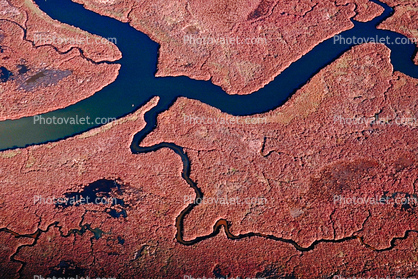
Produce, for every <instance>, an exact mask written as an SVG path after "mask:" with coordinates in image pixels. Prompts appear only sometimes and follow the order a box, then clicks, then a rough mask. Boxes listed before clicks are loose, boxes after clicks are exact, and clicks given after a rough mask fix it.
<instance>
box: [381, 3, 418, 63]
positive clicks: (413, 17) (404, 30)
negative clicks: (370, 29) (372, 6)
mask: <svg viewBox="0 0 418 279" xmlns="http://www.w3.org/2000/svg"><path fill="white" fill-rule="evenodd" d="M382 2H385V3H386V4H388V5H390V6H391V7H394V10H395V12H394V14H393V16H391V17H390V18H388V19H387V20H385V21H384V22H382V24H380V26H379V28H382V29H387V30H392V31H395V32H398V33H401V34H403V35H405V36H407V37H408V38H410V39H411V41H412V42H416V44H417V46H418V2H416V1H402V0H382ZM414 61H415V64H417V65H418V55H416V56H415V60H414Z"/></svg>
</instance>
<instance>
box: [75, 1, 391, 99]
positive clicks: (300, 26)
mask: <svg viewBox="0 0 418 279" xmlns="http://www.w3.org/2000/svg"><path fill="white" fill-rule="evenodd" d="M75 2H78V3H82V4H84V5H85V7H86V8H87V9H91V10H93V11H95V12H97V13H100V14H102V15H106V16H110V17H114V18H116V19H118V20H121V21H123V22H129V24H130V25H132V26H133V27H134V28H136V29H137V30H139V31H141V32H144V33H145V34H147V35H148V36H150V37H151V39H152V40H154V41H156V42H157V43H159V44H160V45H161V48H160V51H159V58H158V66H157V67H158V71H157V73H156V75H157V76H179V75H186V76H189V77H191V78H193V79H201V80H211V82H213V83H214V84H216V85H219V86H221V87H222V89H224V90H225V91H226V92H227V93H230V94H249V93H251V92H254V91H257V90H258V89H260V88H261V87H263V86H264V85H266V84H267V83H269V82H270V81H272V80H273V79H274V77H276V76H277V75H278V74H280V73H281V72H282V71H283V70H284V69H285V68H286V67H288V66H289V65H290V64H291V63H292V62H294V61H296V60H298V59H299V58H300V57H301V56H302V55H304V54H306V53H307V52H309V51H310V50H311V49H312V48H314V47H315V46H316V45H317V44H319V43H320V42H322V41H324V40H326V39H328V38H331V37H332V36H334V35H335V34H338V33H340V32H342V31H344V30H347V29H350V28H351V27H352V26H353V24H352V23H351V22H350V19H351V18H355V19H357V20H359V21H368V20H371V19H373V18H374V17H375V16H377V15H379V14H380V13H381V12H382V10H383V9H382V8H381V7H379V6H378V5H376V4H374V3H372V2H369V1H367V0H345V1H344V0H340V1H307V0H302V1H296V0H294V1H293V0H292V1H278V0H273V1H270V0H254V1H227V0H216V1H200V0H191V1H189V0H187V1H186V0H182V1H164V0H158V1H133V0H132V1H122V0H113V1H102V0H76V1H75ZM199 38H200V40H201V41H199ZM204 38H206V40H205V41H202V40H203V39H204ZM230 38H234V41H233V42H230ZM236 38H238V40H237V39H236ZM215 40H218V43H211V42H214V41H215ZM222 40H227V41H229V42H230V43H222ZM237 41H238V42H239V43H237Z"/></svg>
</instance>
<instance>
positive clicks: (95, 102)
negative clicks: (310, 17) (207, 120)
mask: <svg viewBox="0 0 418 279" xmlns="http://www.w3.org/2000/svg"><path fill="white" fill-rule="evenodd" d="M372 1H373V2H375V3H378V4H379V5H382V6H383V7H384V8H385V12H384V13H383V14H382V15H381V16H379V17H378V18H376V19H374V20H373V21H371V22H367V23H359V22H355V21H353V23H354V24H355V26H354V28H352V29H351V30H348V31H345V32H342V33H341V34H340V35H341V36H343V37H345V38H350V37H353V36H356V37H376V36H377V37H379V38H386V37H388V38H389V42H395V40H396V38H399V39H407V38H406V37H405V36H403V35H401V34H398V33H395V32H391V31H384V30H378V29H376V25H377V24H378V23H379V22H381V21H382V20H384V19H385V18H387V17H388V16H390V15H391V13H392V9H391V8H390V7H389V6H387V5H385V4H383V3H380V2H378V1H375V0H372ZM36 3H37V4H38V5H39V6H40V8H41V9H42V10H43V11H45V12H46V13H48V14H49V15H50V16H51V17H52V18H54V19H57V20H59V21H61V22H64V23H68V24H71V25H74V26H77V27H79V28H81V29H83V30H86V31H88V32H90V33H93V34H97V35H100V36H102V37H105V38H109V37H117V46H118V48H119V49H120V50H121V52H122V54H123V58H122V59H121V60H119V61H117V62H116V63H120V64H121V65H122V67H121V70H120V74H119V76H118V78H117V79H116V81H115V82H114V83H112V84H110V85H109V86H107V87H105V88H104V89H103V90H101V91H100V92H98V93H96V94H95V95H93V96H92V97H90V98H88V99H86V100H83V101H80V102H78V103H77V104H75V105H72V106H69V107H67V108H65V109H61V110H56V111H53V112H50V113H46V114H43V115H42V116H43V117H44V118H46V117H53V116H55V117H74V116H75V115H79V116H89V117H90V118H91V119H95V118H96V117H117V118H119V117H122V116H124V115H126V114H129V113H131V112H133V111H135V110H137V109H138V108H139V107H141V106H142V105H144V104H145V103H146V102H147V101H149V100H150V99H151V98H152V97H153V96H160V101H159V103H158V105H157V106H156V107H155V108H153V109H152V110H150V111H149V112H148V113H146V115H145V119H146V121H147V126H146V128H145V129H144V130H142V131H141V132H140V133H139V134H137V135H136V137H135V140H134V141H136V142H139V141H140V140H141V138H143V137H144V136H145V135H146V134H147V133H149V132H150V131H151V130H152V129H153V128H154V126H155V121H156V117H157V115H158V113H160V112H162V111H164V110H166V109H168V108H169V107H170V105H171V104H172V103H173V102H174V101H175V100H176V98H178V97H179V96H184V97H187V98H191V99H196V100H200V101H201V102H204V103H206V104H209V105H211V106H213V107H216V108H219V109H220V110H222V111H224V112H227V113H229V114H232V115H251V114H256V113H263V112H267V111H269V110H272V109H275V108H276V107H278V106H280V105H282V104H283V103H284V102H285V101H286V100H287V99H288V98H289V97H290V96H291V95H292V94H293V93H294V92H295V91H296V90H297V89H299V88H300V87H301V86H302V85H304V84H305V83H306V82H307V81H308V80H309V79H310V78H311V77H312V76H314V75H315V74H316V73H317V72H318V71H319V70H320V69H322V68H323V67H325V66H326V65H328V64H329V63H331V62H332V61H334V60H335V59H337V58H338V57H339V56H341V55H342V54H343V53H344V52H346V51H347V50H349V49H350V48H351V47H352V46H353V45H350V44H334V39H333V38H331V39H329V40H327V41H325V42H323V43H321V44H320V45H318V46H317V47H315V48H314V49H313V50H312V51H310V52H309V53H308V54H306V55H305V56H303V57H302V58H301V59H299V60H298V61H296V62H294V63H293V64H291V66H290V67H288V68H287V69H286V70H285V71H283V72H282V73H281V74H280V75H279V76H278V77H276V78H275V80H274V81H273V82H271V83H269V84H268V85H267V86H265V87H264V88H262V89H260V90H259V91H257V92H255V93H253V94H250V95H245V96H238V95H228V94H226V93H225V92H224V91H222V89H220V88H219V87H217V86H215V85H213V84H212V83H210V82H206V81H196V80H192V79H189V78H187V77H166V78H156V77H154V74H155V71H156V64H157V51H158V45H157V44H156V43H155V42H153V41H151V40H150V39H149V38H148V37H147V36H146V35H144V34H142V33H141V32H138V31H137V30H135V29H133V28H132V27H130V26H129V25H128V24H126V23H121V22H119V21H117V20H114V19H112V18H108V17H103V16H100V15H98V14H96V13H93V12H91V11H88V10H86V9H84V8H83V7H82V6H81V5H79V4H76V3H73V2H71V1H70V0H59V1H53V0H48V1H45V0H36ZM386 45H387V46H388V47H389V48H390V49H391V51H392V52H391V60H392V64H393V66H394V68H395V70H398V71H401V72H403V73H405V74H407V75H409V76H411V77H415V78H418V67H417V66H416V65H414V64H413V62H412V57H413V55H414V54H415V51H416V48H415V45H413V44H406V45H400V44H386ZM33 121H34V120H33V117H27V118H22V119H18V120H13V121H3V122H0V150H4V149H10V148H16V147H24V146H27V145H32V144H38V143H43V142H48V141H55V140H58V139H63V138H66V137H69V136H72V135H75V134H79V133H82V132H84V131H86V130H88V129H91V128H93V127H95V126H93V125H38V124H36V125H34V124H33ZM96 126H97V125H96Z"/></svg>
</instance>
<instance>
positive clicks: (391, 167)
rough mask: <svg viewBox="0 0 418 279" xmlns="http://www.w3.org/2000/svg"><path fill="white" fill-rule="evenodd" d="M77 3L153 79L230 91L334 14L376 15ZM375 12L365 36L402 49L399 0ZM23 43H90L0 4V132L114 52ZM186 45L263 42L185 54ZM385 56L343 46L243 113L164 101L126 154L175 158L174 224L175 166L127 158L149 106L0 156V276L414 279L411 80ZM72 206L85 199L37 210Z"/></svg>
mask: <svg viewBox="0 0 418 279" xmlns="http://www.w3.org/2000/svg"><path fill="white" fill-rule="evenodd" d="M78 1H79V2H80V3H83V4H85V6H86V8H88V9H91V10H93V11H96V12H98V13H100V14H103V15H107V16H111V17H114V18H116V19H118V20H121V21H124V22H129V23H130V24H131V25H132V26H133V27H135V28H137V29H138V30H140V31H142V32H145V33H146V34H147V35H149V36H150V37H151V38H152V39H153V40H155V41H156V42H158V43H160V44H161V49H160V53H159V61H158V72H157V75H159V76H166V75H171V76H178V75H187V76H190V77H192V78H196V79H205V80H208V79H210V80H211V81H212V82H213V83H215V84H217V85H220V86H222V88H223V89H225V90H226V91H227V92H228V93H230V94H249V93H251V92H253V91H255V90H257V89H259V88H261V87H263V86H264V85H265V84H267V83H268V82H269V81H271V80H272V79H273V78H274V77H275V76H276V75H278V74H279V73H280V72H281V71H282V70H283V69H284V68H286V67H287V66H288V65H289V64H290V63H291V62H292V61H295V60H297V59H298V58H299V57H300V56H301V55H303V54H304V53H307V52H308V51H309V50H310V49H312V48H313V47H314V46H315V45H317V44H318V43H319V42H321V41H323V40H325V39H326V38H329V37H332V36H333V35H334V34H336V33H339V32H341V31H343V30H346V29H349V28H350V27H351V26H352V24H351V22H350V19H351V18H354V19H356V20H359V21H368V20H371V19H372V18H374V17H375V16H376V15H378V14H380V12H381V9H380V8H379V7H378V6H377V5H375V4H372V3H371V2H369V1H366V0H338V1H305V0H301V1H292V0H289V1H280V2H279V1H277V0H276V1H269V0H260V1H220V0H217V1H211V2H208V1H206V2H205V1H195V0H190V1H160V0H159V1H143V0H141V1H119V0H89V1H87V0H78ZM384 2H385V3H388V4H389V5H392V6H395V13H394V15H393V16H392V17H391V18H389V19H387V20H386V21H385V22H383V23H382V24H381V25H380V28H384V29H390V30H395V31H397V32H400V33H402V34H405V35H407V36H409V37H418V34H417V33H416V29H417V26H416V22H417V20H415V19H416V17H417V13H418V12H417V5H416V3H414V2H412V1H397V0H384ZM40 35H42V36H46V37H48V36H56V37H62V38H72V37H80V36H81V37H89V38H91V41H93V42H94V41H96V39H99V40H101V38H99V37H97V36H95V35H91V34H88V33H86V32H84V31H82V30H80V29H77V28H74V27H70V26H67V25H64V24H61V23H59V22H57V21H53V20H52V19H50V18H49V17H48V16H47V15H45V14H44V13H43V12H41V11H39V10H38V8H37V7H36V6H35V5H34V4H33V3H32V2H31V1H23V0H0V46H2V48H1V50H2V51H0V58H1V60H0V61H1V62H2V64H1V65H0V67H2V66H3V67H5V68H7V69H8V70H9V71H11V72H12V73H13V76H12V77H11V78H10V79H9V80H8V81H7V82H4V83H0V121H1V120H4V119H14V118H19V117H23V116H28V115H34V114H38V113H42V112H46V111H50V110H54V109H56V108H60V107H65V106H68V105H70V104H72V103H75V102H78V101H79V100H81V99H84V98H87V97H89V96H91V95H92V94H94V93H95V92H96V91H98V90H100V88H102V87H103V86H105V85H107V84H109V83H111V82H112V81H113V80H114V79H115V78H116V76H117V74H118V70H119V65H117V64H111V63H110V62H112V61H116V60H117V59H119V58H120V57H121V55H122V54H121V53H120V52H119V50H118V49H117V47H116V46H115V45H114V44H111V43H103V44H94V45H93V44H79V43H71V42H67V43H63V44H61V43H57V42H52V43H49V42H45V41H42V40H41V41H39V40H37V38H39V37H37V36H40ZM186 35H187V36H192V35H193V36H206V37H213V38H220V37H236V36H239V37H240V38H246V37H248V38H255V37H259V36H263V38H266V39H267V42H268V44H262V45H260V44H257V45H250V46H249V45H238V44H235V45H222V44H217V45H216V44H215V45H190V44H187V43H184V41H183V40H184V36H186ZM115 37H117V34H115ZM101 42H103V41H101ZM389 57H390V50H389V49H388V48H386V47H385V46H384V45H379V44H365V45H361V46H356V47H354V48H353V49H351V50H350V51H348V52H347V53H345V54H343V55H342V56H341V57H340V58H339V59H337V60H336V61H334V62H333V63H331V64H330V65H328V66H327V67H325V68H324V69H322V70H321V71H320V72H319V73H318V74H316V75H315V76H314V77H313V78H312V79H311V80H310V81H309V82H308V83H307V84H306V85H305V86H303V88H301V89H300V90H298V91H297V92H296V93H295V94H294V95H293V96H292V97H291V99H290V100H288V101H287V102H286V103H285V104H284V105H283V106H281V107H279V108H276V109H274V110H272V111H270V112H268V113H265V114H260V115H254V116H248V117H233V116H231V115H228V114H225V113H222V112H221V111H219V110H217V109H215V108H212V107H210V106H208V105H205V104H202V103H200V102H199V101H195V100H189V99H186V98H179V99H178V100H177V101H176V102H175V103H174V104H173V105H172V107H171V108H170V109H168V110H167V111H165V112H163V113H161V114H160V115H159V117H158V125H157V127H156V128H155V130H154V131H153V132H152V133H150V134H149V135H148V136H147V137H146V138H145V139H144V141H143V142H142V143H141V145H142V146H152V145H154V144H158V143H161V142H170V143H174V144H177V145H179V146H182V147H183V148H184V151H185V152H186V154H187V156H188V157H189V159H190V163H191V174H190V178H191V179H192V180H193V181H194V182H196V183H197V187H199V189H200V190H201V192H202V193H203V200H202V201H201V203H200V204H198V205H196V206H195V207H193V208H192V210H191V211H190V212H189V213H188V214H186V215H185V216H184V219H183V223H182V224H181V225H179V224H178V223H177V222H176V221H177V219H178V218H179V216H181V212H182V211H183V210H184V209H185V208H186V207H188V205H189V204H190V203H191V202H193V200H194V198H195V197H196V196H195V191H194V190H193V189H192V188H191V187H190V186H189V185H188V184H187V183H186V181H185V180H184V179H183V178H182V169H183V162H182V160H181V158H180V157H179V156H178V155H177V154H176V153H175V152H174V151H172V150H170V149H168V148H163V149H160V150H158V151H155V152H150V153H143V154H138V155H134V154H132V152H131V150H130V144H131V141H132V138H133V135H135V134H136V133H137V132H138V131H140V130H141V129H142V128H143V127H144V126H145V122H144V120H143V115H144V113H145V112H146V111H148V110H150V109H151V108H152V107H154V106H155V105H156V104H157V102H158V98H157V97H156V98H154V99H152V100H150V101H149V103H148V104H146V105H145V106H143V107H142V108H140V109H139V110H138V111H136V112H134V113H132V114H130V115H128V116H126V117H123V118H121V119H118V120H116V121H114V122H112V123H109V124H107V125H104V126H102V127H100V128H96V129H93V130H91V131H88V132H86V133H83V134H81V135H78V136H74V137H71V138H68V139H66V140H62V141H58V142H54V143H48V144H43V145H36V146H31V147H27V148H21V149H14V150H8V151H2V152H0V278H34V279H35V278H36V277H35V275H39V276H43V277H48V276H57V277H59V276H62V277H64V276H65V277H69V276H70V277H71V276H73V277H75V276H76V275H78V276H79V277H81V276H90V277H93V276H94V277H97V276H100V277H101V278H183V279H190V278H191V277H193V278H199V277H200V278H202V277H203V276H205V277H206V278H208V277H212V278H214V277H216V278H225V277H226V276H228V278H231V277H234V278H236V277H237V276H239V277H240V278H246V277H249V278H347V277H351V278H353V277H354V276H355V277H356V278H359V277H362V278H370V277H375V278H376V276H379V277H381V278H388V277H389V278H397V277H400V278H414V277H417V276H418V271H417V270H418V257H417V253H418V222H417V221H418V220H417V217H416V216H417V205H418V193H417V186H418V169H417V162H418V155H417V154H418V143H417V141H416V139H417V138H418V134H417V127H418V95H417V93H418V80H417V79H413V78H410V77H408V76H406V75H404V74H402V73H399V72H394V71H393V67H392V65H391V64H390V59H389ZM417 62H418V60H417ZM99 186H100V187H99ZM95 187H97V188H95ZM88 193H90V194H88ZM92 193H93V194H92ZM77 195H79V196H80V195H82V196H84V197H86V195H90V196H95V197H97V198H98V200H90V201H86V200H84V201H80V200H78V203H77V204H75V205H68V204H64V203H61V204H60V205H59V206H56V205H55V204H54V203H53V202H54V200H53V199H58V200H65V199H69V197H74V196H77ZM90 196H89V197H90ZM109 199H111V201H112V202H113V203H112V202H111V203H104V202H103V201H107V200H109ZM353 199H354V200H355V201H356V202H357V204H353ZM382 200H383V202H382ZM56 201H57V200H55V202H56ZM223 224H225V226H219V225H223ZM218 230H219V231H218ZM179 231H181V232H182V234H180V235H181V237H180V238H181V239H180V241H178V240H179V239H178V237H179ZM182 242H183V243H182ZM188 242H193V244H192V245H184V243H188ZM336 275H338V276H340V277H338V276H337V277H335V276H336Z"/></svg>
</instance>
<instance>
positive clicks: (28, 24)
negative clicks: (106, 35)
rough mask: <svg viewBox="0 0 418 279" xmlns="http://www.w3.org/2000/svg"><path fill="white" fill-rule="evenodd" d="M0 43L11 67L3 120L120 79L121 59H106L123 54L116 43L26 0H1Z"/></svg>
mask: <svg viewBox="0 0 418 279" xmlns="http://www.w3.org/2000/svg"><path fill="white" fill-rule="evenodd" d="M87 38H89V39H90V40H89V44H87V43H86V42H87ZM81 39H83V40H84V41H83V40H81ZM96 42H99V43H96ZM0 46H1V51H0V61H1V64H0V66H1V67H4V68H6V69H7V70H8V71H9V72H11V73H12V76H11V77H10V78H9V79H8V80H7V81H4V82H1V83H0V121H1V120H6V119H16V118H20V117H24V116H32V115H35V114H41V113H45V112H48V111H52V110H55V109H58V108H64V107H67V106H69V105H71V104H74V103H77V102H79V101H80V100H82V99H85V98H87V97H90V96H91V95H93V94H94V93H95V92H97V91H100V90H101V89H102V88H103V87H104V86H106V85H108V84H109V83H111V82H113V81H114V80H115V79H116V77H117V75H118V71H119V68H120V65H117V64H109V63H108V62H111V61H115V60H117V59H119V58H121V55H122V54H121V53H120V51H119V50H118V49H117V47H116V45H114V44H112V43H110V42H107V43H106V42H105V41H102V40H101V39H100V37H98V36H94V35H91V34H89V33H87V32H85V31H82V30H80V29H77V28H75V27H70V26H68V25H65V24H61V23H59V22H57V21H54V20H52V19H51V18H49V17H48V16H47V15H46V14H45V13H43V12H41V11H40V10H39V9H38V7H37V6H35V5H34V4H33V3H32V2H30V1H23V0H21V1H10V2H9V1H7V0H1V1H0Z"/></svg>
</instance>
